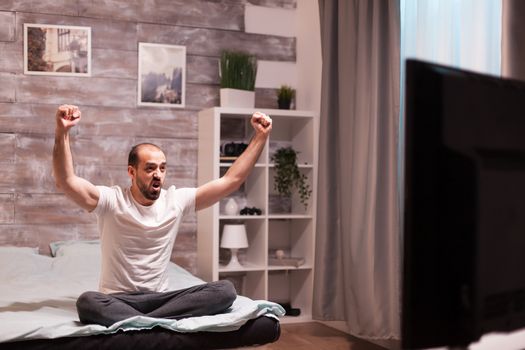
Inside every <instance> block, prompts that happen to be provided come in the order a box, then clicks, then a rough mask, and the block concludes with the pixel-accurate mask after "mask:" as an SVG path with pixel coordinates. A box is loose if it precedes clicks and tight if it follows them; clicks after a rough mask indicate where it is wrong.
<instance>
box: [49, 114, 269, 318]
mask: <svg viewBox="0 0 525 350" xmlns="http://www.w3.org/2000/svg"><path fill="white" fill-rule="evenodd" d="M80 118H81V113H80V110H79V109H78V107H76V106H72V105H63V106H60V107H59V108H58V110H57V113H56V133H55V147H54V150H53V170H54V176H55V180H56V184H57V187H58V188H60V189H61V190H62V191H63V192H64V193H65V194H66V196H67V197H69V198H70V199H72V200H73V201H74V202H75V203H76V204H77V205H79V206H80V207H82V208H84V209H86V210H88V211H90V212H94V213H95V214H96V215H97V217H98V222H99V230H100V240H101V251H102V267H101V275H100V285H99V291H98V292H91V291H90V292H86V293H84V294H82V295H81V296H80V297H79V299H78V301H77V310H78V314H79V318H80V321H81V322H83V323H97V324H102V325H104V326H110V325H112V324H113V323H115V322H118V321H121V320H123V319H126V318H129V317H132V316H138V315H144V316H149V317H160V318H173V319H179V318H183V317H190V316H201V315H210V314H216V313H220V312H222V311H224V310H226V309H227V308H228V307H230V306H231V305H232V303H233V301H234V300H235V298H236V292H235V289H234V288H233V285H232V284H231V283H230V282H228V281H216V282H211V283H206V284H202V285H199V286H195V287H191V288H188V289H184V290H178V291H169V292H167V288H168V280H167V271H166V269H167V265H168V262H169V259H170V256H171V250H172V247H173V243H174V241H175V237H176V235H177V230H178V227H179V224H180V222H181V220H182V216H183V215H185V214H188V213H190V212H192V211H194V210H201V209H204V208H207V207H209V206H211V205H213V204H214V203H216V202H217V201H219V200H220V199H221V198H223V197H225V196H227V195H228V194H230V193H232V192H233V191H235V190H237V189H238V188H239V186H240V185H241V184H242V183H243V182H244V181H245V180H246V178H247V177H248V174H249V173H250V171H251V170H252V168H253V167H254V165H255V162H256V161H257V159H258V157H259V155H260V154H261V152H262V150H263V148H264V145H265V142H266V139H267V138H268V135H269V134H270V131H271V129H272V120H271V119H270V118H269V117H268V116H266V115H265V114H263V113H259V112H257V113H254V114H253V116H252V118H251V124H252V126H253V128H254V130H255V135H254V137H253V139H252V140H251V142H250V144H249V145H248V147H247V149H246V150H245V151H244V152H243V153H242V155H241V156H240V157H239V158H238V159H237V161H235V162H234V163H233V164H232V166H231V167H230V169H229V170H228V171H227V172H226V174H225V175H224V176H223V177H221V178H219V179H216V180H213V181H210V182H208V183H206V184H204V185H202V186H200V187H198V188H180V189H178V188H175V186H171V187H169V188H168V189H163V188H162V187H163V184H164V180H165V177H166V156H165V155H164V153H163V152H162V150H161V149H160V148H159V147H157V146H155V145H153V144H149V143H145V144H139V145H136V146H134V147H133V148H132V150H131V152H130V154H129V158H128V175H129V177H130V179H131V186H130V187H129V188H125V189H122V188H120V187H118V186H113V187H105V186H95V185H93V184H92V183H90V182H89V181H87V180H85V179H83V178H81V177H78V176H76V175H75V171H74V167H73V159H72V156H71V149H70V145H69V131H70V129H71V128H72V127H74V126H75V125H77V124H78V123H79V121H80Z"/></svg>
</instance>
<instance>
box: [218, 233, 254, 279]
mask: <svg viewBox="0 0 525 350" xmlns="http://www.w3.org/2000/svg"><path fill="white" fill-rule="evenodd" d="M221 248H228V249H230V250H231V253H232V257H231V259H230V262H229V263H228V265H226V268H227V269H236V268H242V267H243V266H242V265H241V263H240V262H239V259H238V257H237V252H238V251H239V249H242V248H248V238H247V237H246V227H245V226H244V225H243V224H226V225H224V228H223V229H222V239H221Z"/></svg>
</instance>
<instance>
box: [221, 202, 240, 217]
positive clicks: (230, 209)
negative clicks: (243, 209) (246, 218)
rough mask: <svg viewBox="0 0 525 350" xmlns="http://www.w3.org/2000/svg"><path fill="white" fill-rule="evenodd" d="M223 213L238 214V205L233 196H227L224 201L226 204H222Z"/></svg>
mask: <svg viewBox="0 0 525 350" xmlns="http://www.w3.org/2000/svg"><path fill="white" fill-rule="evenodd" d="M224 213H225V214H226V215H237V214H239V205H238V204H237V201H236V200H235V199H233V198H229V199H228V200H227V201H226V205H225V206H224Z"/></svg>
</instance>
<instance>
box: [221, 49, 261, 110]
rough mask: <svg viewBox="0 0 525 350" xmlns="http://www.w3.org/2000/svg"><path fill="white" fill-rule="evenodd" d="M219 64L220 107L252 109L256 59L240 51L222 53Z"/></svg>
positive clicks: (253, 104)
mask: <svg viewBox="0 0 525 350" xmlns="http://www.w3.org/2000/svg"><path fill="white" fill-rule="evenodd" d="M219 63H220V65H219V75H220V81H221V90H220V95H221V107H247V108H253V107H254V106H255V78H256V76H257V59H256V57H255V56H253V55H250V54H248V53H246V52H242V51H223V53H222V55H221V59H220V62H219Z"/></svg>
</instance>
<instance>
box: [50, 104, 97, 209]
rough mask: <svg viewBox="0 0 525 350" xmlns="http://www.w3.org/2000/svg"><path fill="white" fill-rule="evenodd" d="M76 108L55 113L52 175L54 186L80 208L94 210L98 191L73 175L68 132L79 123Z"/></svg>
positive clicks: (90, 184) (66, 106)
mask: <svg viewBox="0 0 525 350" xmlns="http://www.w3.org/2000/svg"><path fill="white" fill-rule="evenodd" d="M80 116H81V115H80V110H79V109H78V107H77V106H72V105H62V106H60V107H58V110H57V113H56V131H55V147H54V148H53V175H54V177H55V182H56V185H57V187H58V188H59V189H61V190H62V191H63V192H64V193H65V194H66V196H68V197H69V198H71V199H72V200H73V201H74V202H75V203H76V204H78V205H79V206H80V207H82V208H84V209H86V210H88V211H92V210H93V209H95V208H96V206H97V203H98V199H99V191H98V189H97V188H96V187H95V186H94V185H93V184H92V183H91V182H89V181H87V180H85V179H83V178H81V177H78V176H76V175H75V169H74V167H73V157H72V156H71V148H70V146H69V130H70V129H71V128H72V127H74V126H75V125H76V124H78V122H79V121H80Z"/></svg>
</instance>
